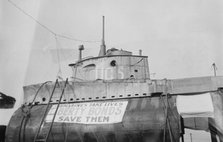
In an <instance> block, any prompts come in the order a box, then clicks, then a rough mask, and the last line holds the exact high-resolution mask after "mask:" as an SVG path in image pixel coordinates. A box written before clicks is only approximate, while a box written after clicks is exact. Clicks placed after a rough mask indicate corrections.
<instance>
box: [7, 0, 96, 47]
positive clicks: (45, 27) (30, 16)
mask: <svg viewBox="0 0 223 142" xmlns="http://www.w3.org/2000/svg"><path fill="white" fill-rule="evenodd" d="M8 2H9V3H10V4H12V5H13V6H14V7H15V8H17V9H18V10H19V11H21V12H22V13H23V14H25V15H26V16H28V17H29V18H30V19H32V20H33V21H35V22H36V23H37V24H39V25H40V26H41V27H42V28H44V29H45V30H47V31H48V32H50V33H51V34H53V35H54V36H58V37H61V38H64V39H68V40H73V41H78V42H88V43H96V42H100V41H99V40H97V41H96V40H95V41H88V40H80V39H76V38H72V37H68V36H65V35H61V34H57V33H56V32H54V31H53V30H51V29H50V28H48V27H47V26H45V25H43V24H42V23H40V22H39V21H38V20H37V19H36V18H34V17H33V16H32V15H30V14H29V13H27V12H26V11H25V10H23V9H22V8H20V7H19V6H18V5H16V3H14V2H13V1H11V0H8Z"/></svg>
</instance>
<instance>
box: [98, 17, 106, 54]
mask: <svg viewBox="0 0 223 142" xmlns="http://www.w3.org/2000/svg"><path fill="white" fill-rule="evenodd" d="M105 55H106V45H105V16H102V40H101V49H100V52H99V55H98V56H105Z"/></svg>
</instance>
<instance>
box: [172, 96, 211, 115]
mask: <svg viewBox="0 0 223 142" xmlns="http://www.w3.org/2000/svg"><path fill="white" fill-rule="evenodd" d="M176 103H177V110H178V113H179V114H180V115H181V116H182V117H183V118H187V117H214V107H213V103H212V98H211V94H210V93H204V94H199V95H179V96H177V101H176Z"/></svg>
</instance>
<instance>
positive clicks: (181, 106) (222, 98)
mask: <svg viewBox="0 0 223 142" xmlns="http://www.w3.org/2000/svg"><path fill="white" fill-rule="evenodd" d="M176 103H177V104H176V105H177V110H178V113H179V114H180V115H181V116H182V117H183V118H184V128H189V129H194V130H205V131H209V132H210V134H211V139H212V142H217V137H218V139H219V140H220V142H223V90H218V91H216V92H210V93H204V94H199V95H190V96H177V102H176Z"/></svg>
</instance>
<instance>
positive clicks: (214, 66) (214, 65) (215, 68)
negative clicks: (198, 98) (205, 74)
mask: <svg viewBox="0 0 223 142" xmlns="http://www.w3.org/2000/svg"><path fill="white" fill-rule="evenodd" d="M212 66H213V68H214V76H216V75H217V73H216V71H217V67H216V64H215V63H213V64H212Z"/></svg>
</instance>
